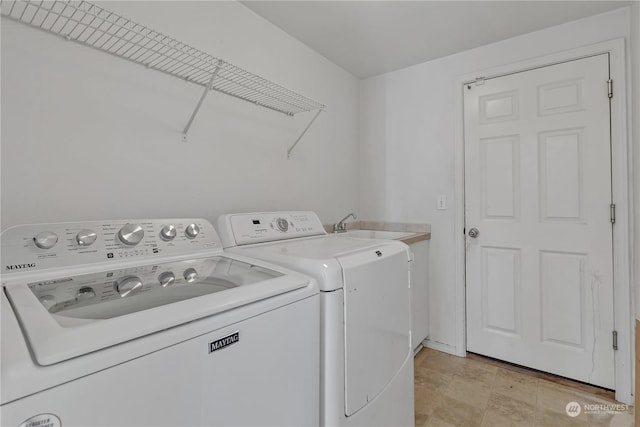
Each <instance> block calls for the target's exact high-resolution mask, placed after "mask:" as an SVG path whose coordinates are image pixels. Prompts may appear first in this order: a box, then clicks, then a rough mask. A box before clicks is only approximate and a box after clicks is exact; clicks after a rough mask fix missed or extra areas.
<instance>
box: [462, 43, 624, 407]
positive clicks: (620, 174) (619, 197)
mask: <svg viewBox="0 0 640 427" xmlns="http://www.w3.org/2000/svg"><path fill="white" fill-rule="evenodd" d="M603 53H608V54H609V58H610V59H609V61H610V62H609V64H610V76H611V79H612V80H613V90H614V95H613V98H611V182H612V186H613V190H612V197H613V200H614V203H615V204H616V223H615V226H614V227H613V253H614V254H617V255H614V257H613V275H614V279H613V300H614V326H615V328H616V330H617V331H618V350H617V351H616V352H615V355H614V364H615V367H614V369H615V384H616V387H615V388H616V400H618V401H620V402H623V403H626V404H633V360H634V358H633V355H634V348H633V345H634V344H633V340H632V339H631V338H632V331H633V325H634V315H633V313H634V310H633V308H634V307H633V305H634V298H633V289H632V286H631V285H632V282H631V278H632V277H634V276H633V274H634V271H632V269H633V263H632V262H631V259H632V258H631V257H632V255H633V248H632V246H631V243H632V242H631V238H630V236H631V232H632V231H633V225H634V224H633V223H632V218H633V217H632V212H631V211H630V209H632V206H633V199H632V193H631V192H630V184H629V183H630V182H631V176H630V175H629V171H631V170H632V169H631V165H630V162H631V161H632V156H631V153H632V151H631V148H632V147H631V141H630V140H629V138H628V129H627V120H628V118H627V114H628V112H627V95H628V94H627V86H626V71H627V70H626V57H625V55H626V51H625V40H624V39H623V38H619V39H614V40H610V41H606V42H602V43H598V44H594V45H589V46H584V47H580V48H576V49H571V50H569V51H563V52H558V53H554V54H551V55H545V56H542V57H536V58H531V59H528V60H525V61H520V62H516V63H513V64H508V65H503V66H499V67H494V68H490V69H485V70H480V71H477V72H474V73H469V74H465V75H460V76H457V77H456V79H455V88H454V91H455V92H454V93H455V97H454V102H455V114H456V117H455V120H456V126H455V146H454V150H455V165H454V171H455V190H456V209H455V224H456V230H458V232H459V235H458V237H457V238H456V254H455V266H456V271H455V273H456V276H455V319H456V323H455V334H456V337H455V338H456V341H455V342H456V344H455V354H456V355H458V356H465V355H466V345H467V342H466V338H467V337H466V317H465V304H466V295H465V289H466V282H465V268H466V250H465V248H466V245H465V239H466V237H465V235H464V231H463V230H464V227H465V195H464V99H463V97H464V92H463V88H464V85H466V84H469V83H474V82H475V80H476V78H478V77H484V78H495V77H501V76H504V75H508V74H513V73H516V72H522V71H527V70H530V69H533V68H539V67H544V66H549V65H554V64H557V63H561V62H567V61H571V60H575V59H581V58H585V57H589V56H594V55H598V54H603ZM604 84H605V82H603V85H604Z"/></svg>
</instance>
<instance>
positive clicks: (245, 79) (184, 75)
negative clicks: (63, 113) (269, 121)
mask: <svg viewBox="0 0 640 427" xmlns="http://www.w3.org/2000/svg"><path fill="white" fill-rule="evenodd" d="M0 8H1V11H2V16H5V17H7V18H10V19H12V20H15V21H19V22H22V23H25V24H28V25H31V26H33V27H36V28H39V29H41V30H44V31H47V32H50V33H53V34H56V35H59V36H62V37H64V38H65V39H67V40H73V41H75V42H77V43H80V44H83V45H85V46H89V47H92V48H95V49H98V50H100V51H103V52H106V53H110V54H112V55H115V56H118V57H121V58H124V59H128V60H129V61H132V62H135V63H137V64H141V65H144V66H145V67H147V68H152V69H154V70H157V71H161V72H163V73H166V74H170V75H172V76H175V77H178V78H181V79H184V80H186V81H189V82H193V83H196V84H198V85H200V86H203V87H205V88H207V89H212V90H216V91H218V92H222V93H225V94H227V95H230V96H233V97H236V98H240V99H242V100H245V101H248V102H251V103H253V104H256V105H260V106H262V107H266V108H269V109H272V110H276V111H279V112H281V113H284V114H287V115H289V116H293V115H295V114H297V113H300V112H306V111H314V110H324V109H325V105H323V104H321V103H319V102H317V101H315V100H313V99H311V98H308V97H306V96H303V95H300V94H298V93H296V92H294V91H292V90H289V89H287V88H284V87H282V86H280V85H278V84H276V83H272V82H270V81H268V80H266V79H264V78H262V77H260V76H258V75H256V74H252V73H250V72H248V71H246V70H243V69H242V68H240V67H237V66H235V65H232V64H230V63H228V62H226V61H223V60H221V59H219V58H216V57H214V56H212V55H210V54H208V53H206V52H203V51H201V50H198V49H196V48H194V47H191V46H189V45H187V44H185V43H182V42H180V41H178V40H176V39H174V38H171V37H169V36H166V35H164V34H162V33H159V32H157V31H154V30H152V29H149V28H147V27H145V26H144V25H141V24H138V23H136V22H133V21H131V20H130V19H128V18H125V17H123V16H120V15H117V14H115V13H113V12H111V11H109V10H106V9H103V8H101V7H99V6H97V5H95V4H92V3H89V2H85V1H75V0H56V1H44V0H40V1H36V0H1V1H0ZM203 98H204V96H203ZM201 102H202V99H201V101H200V103H201ZM199 106H200V104H198V107H199ZM196 112H197V109H196ZM194 115H195V112H194ZM191 120H193V116H192V118H191ZM191 120H190V122H189V124H190V123H191ZM187 130H188V126H187V128H186V129H185V134H186V131H187Z"/></svg>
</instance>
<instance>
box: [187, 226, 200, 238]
mask: <svg viewBox="0 0 640 427" xmlns="http://www.w3.org/2000/svg"><path fill="white" fill-rule="evenodd" d="M184 234H185V236H187V237H188V238H189V239H195V238H196V236H197V235H198V234H200V227H198V225H197V224H194V223H191V224H189V225H187V228H185V229H184Z"/></svg>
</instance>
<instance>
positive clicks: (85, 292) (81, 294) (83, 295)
mask: <svg viewBox="0 0 640 427" xmlns="http://www.w3.org/2000/svg"><path fill="white" fill-rule="evenodd" d="M95 296H96V291H94V290H93V288H92V287H91V286H83V287H81V288H80V289H78V293H77V294H76V300H78V301H85V300H88V299H91V298H93V297H95Z"/></svg>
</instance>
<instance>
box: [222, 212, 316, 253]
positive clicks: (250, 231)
mask: <svg viewBox="0 0 640 427" xmlns="http://www.w3.org/2000/svg"><path fill="white" fill-rule="evenodd" d="M217 226H218V231H219V232H220V238H221V240H222V244H223V245H224V247H225V248H228V247H231V246H240V245H248V244H252V243H263V242H273V241H277V240H286V239H294V238H298V237H309V236H319V235H323V234H327V232H326V231H325V229H324V226H323V225H322V223H321V222H320V218H318V215H316V214H315V213H314V212H308V211H306V212H257V213H242V214H229V215H222V216H221V217H219V218H218V221H217Z"/></svg>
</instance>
